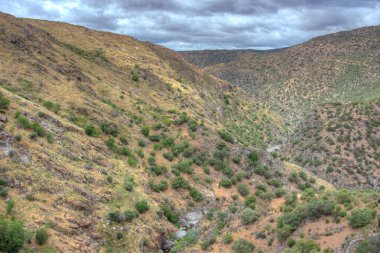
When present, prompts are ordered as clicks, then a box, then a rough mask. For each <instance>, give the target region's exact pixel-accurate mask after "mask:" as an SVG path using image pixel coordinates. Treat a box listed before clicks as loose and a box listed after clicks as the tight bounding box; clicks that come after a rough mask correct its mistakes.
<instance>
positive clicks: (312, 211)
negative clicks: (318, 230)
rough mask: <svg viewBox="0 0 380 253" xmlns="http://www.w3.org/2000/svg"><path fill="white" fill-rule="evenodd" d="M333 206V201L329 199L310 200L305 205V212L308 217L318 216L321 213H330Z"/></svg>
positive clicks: (321, 214)
mask: <svg viewBox="0 0 380 253" xmlns="http://www.w3.org/2000/svg"><path fill="white" fill-rule="evenodd" d="M334 208H335V204H334V202H332V201H330V200H324V199H319V200H312V201H310V202H309V203H308V204H307V205H306V212H307V216H308V217H309V218H313V219H315V218H319V217H321V216H323V215H330V214H332V213H333V211H334Z"/></svg>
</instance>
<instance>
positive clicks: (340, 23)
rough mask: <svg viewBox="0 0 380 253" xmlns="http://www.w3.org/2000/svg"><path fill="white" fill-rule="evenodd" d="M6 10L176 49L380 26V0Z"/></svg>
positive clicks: (42, 1)
mask: <svg viewBox="0 0 380 253" xmlns="http://www.w3.org/2000/svg"><path fill="white" fill-rule="evenodd" d="M0 11H3V12H7V13H10V14H13V15H15V16H18V17H29V18H39V19H48V20H55V21H63V22H69V23H74V24H79V25H84V26H87V27H90V28H94V29H99V30H106V31H112V32H116V33H122V34H127V35H130V36H133V37H135V38H137V39H140V40H143V41H150V42H153V43H156V44H160V45H163V46H166V47H169V48H172V49H175V50H195V49H237V48H255V49H268V48H279V47H286V46H292V45H295V44H298V43H301V42H303V41H306V40H308V39H310V38H312V37H315V36H318V35H322V34H327V33H332V32H336V31H341V30H348V29H352V28H357V27H362V26H369V25H380V0H335V1H331V0H192V1H191V0H187V1H184V0H106V1H104V0H59V1H54V0H12V1H9V0H0Z"/></svg>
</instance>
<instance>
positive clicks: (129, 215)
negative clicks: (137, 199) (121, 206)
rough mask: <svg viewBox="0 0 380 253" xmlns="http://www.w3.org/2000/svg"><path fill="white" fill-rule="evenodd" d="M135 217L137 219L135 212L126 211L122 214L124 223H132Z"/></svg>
mask: <svg viewBox="0 0 380 253" xmlns="http://www.w3.org/2000/svg"><path fill="white" fill-rule="evenodd" d="M137 217H139V214H138V212H136V211H131V210H126V211H125V212H124V218H125V220H126V221H132V220H133V219H136V218H137Z"/></svg>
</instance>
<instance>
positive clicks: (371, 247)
mask: <svg viewBox="0 0 380 253" xmlns="http://www.w3.org/2000/svg"><path fill="white" fill-rule="evenodd" d="M378 252H380V235H379V234H378V235H375V236H372V237H370V238H369V239H367V240H363V241H361V242H360V243H359V244H358V247H357V248H356V250H355V253H378Z"/></svg>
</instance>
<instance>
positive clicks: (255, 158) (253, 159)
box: [248, 151, 259, 163]
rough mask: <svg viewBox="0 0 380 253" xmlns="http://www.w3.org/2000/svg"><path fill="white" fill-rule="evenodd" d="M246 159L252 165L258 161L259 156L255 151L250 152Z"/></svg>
mask: <svg viewBox="0 0 380 253" xmlns="http://www.w3.org/2000/svg"><path fill="white" fill-rule="evenodd" d="M248 159H249V160H250V161H251V162H253V163H256V162H258V161H259V155H258V154H257V152H256V151H252V152H251V153H249V155H248Z"/></svg>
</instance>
